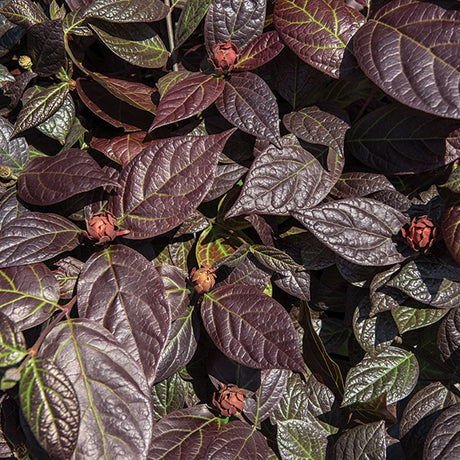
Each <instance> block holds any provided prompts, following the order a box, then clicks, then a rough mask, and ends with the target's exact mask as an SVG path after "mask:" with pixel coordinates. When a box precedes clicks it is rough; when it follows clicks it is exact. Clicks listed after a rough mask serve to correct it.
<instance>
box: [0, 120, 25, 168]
mask: <svg viewBox="0 0 460 460" xmlns="http://www.w3.org/2000/svg"><path fill="white" fill-rule="evenodd" d="M13 131H14V128H13V125H12V124H11V123H10V122H9V121H8V120H6V119H5V118H3V117H0V161H1V164H2V165H3V166H8V167H9V168H11V170H12V171H13V172H14V173H18V172H20V171H22V169H23V168H24V165H25V164H26V163H27V161H28V160H29V146H28V145H27V142H26V140H25V139H24V138H23V137H15V138H14V139H12V137H13Z"/></svg>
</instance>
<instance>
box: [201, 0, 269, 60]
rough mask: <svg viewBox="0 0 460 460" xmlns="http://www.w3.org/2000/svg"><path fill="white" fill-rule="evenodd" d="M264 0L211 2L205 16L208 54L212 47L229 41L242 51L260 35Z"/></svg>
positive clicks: (219, 0) (264, 5)
mask: <svg viewBox="0 0 460 460" xmlns="http://www.w3.org/2000/svg"><path fill="white" fill-rule="evenodd" d="M265 9H266V0H259V1H257V2H247V1H244V0H236V1H235V0H213V1H212V3H211V6H210V7H209V10H208V13H207V15H206V22H205V25H204V36H205V38H204V40H205V43H206V48H207V50H208V54H209V55H211V50H212V47H213V46H214V45H217V44H219V43H224V42H226V41H228V40H231V41H232V43H234V44H235V45H236V47H237V48H238V49H239V50H242V49H243V48H244V47H245V46H246V45H247V44H248V43H249V42H250V41H251V40H252V39H253V38H254V37H257V36H258V35H260V34H261V33H262V30H263V28H264V20H265Z"/></svg>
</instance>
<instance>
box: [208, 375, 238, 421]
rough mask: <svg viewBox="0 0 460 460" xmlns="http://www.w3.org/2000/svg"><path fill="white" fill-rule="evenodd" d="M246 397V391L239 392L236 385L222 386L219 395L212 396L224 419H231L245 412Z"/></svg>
mask: <svg viewBox="0 0 460 460" xmlns="http://www.w3.org/2000/svg"><path fill="white" fill-rule="evenodd" d="M245 397H246V394H245V391H244V390H239V389H238V386H237V385H235V384H233V383H232V384H230V385H222V387H221V388H220V390H219V393H218V394H217V398H216V394H215V393H214V395H213V396H212V403H213V404H214V406H215V407H217V409H219V410H220V413H221V414H222V416H224V417H230V416H231V415H235V414H236V413H239V412H241V411H242V410H243V407H244V399H245Z"/></svg>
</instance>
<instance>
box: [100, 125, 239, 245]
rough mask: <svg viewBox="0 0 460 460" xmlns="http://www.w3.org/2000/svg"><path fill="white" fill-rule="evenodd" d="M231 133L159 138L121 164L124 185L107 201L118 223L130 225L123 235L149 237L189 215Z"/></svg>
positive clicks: (200, 199)
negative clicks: (117, 218) (127, 162)
mask: <svg viewBox="0 0 460 460" xmlns="http://www.w3.org/2000/svg"><path fill="white" fill-rule="evenodd" d="M232 133H233V131H226V132H224V133H222V134H216V135H213V136H184V137H175V138H172V139H162V140H159V141H157V142H155V143H154V144H153V145H151V146H150V147H147V148H146V149H145V150H144V151H143V152H142V153H141V154H139V155H137V156H136V158H135V159H134V160H133V161H131V162H130V163H129V164H128V165H127V166H126V168H124V169H123V171H122V173H121V176H120V183H121V185H122V190H121V192H119V195H116V196H115V197H113V198H112V199H111V201H110V203H109V208H110V210H111V211H112V212H113V213H114V214H115V215H116V216H118V217H119V218H120V221H119V223H120V225H121V226H122V227H123V228H126V229H128V230H130V232H131V233H129V234H128V235H127V237H128V238H133V239H142V238H151V237H153V236H156V235H159V234H161V233H165V232H166V231H168V230H171V229H172V228H174V227H175V226H177V225H178V224H180V223H181V222H182V221H183V220H184V219H185V218H187V217H188V216H189V215H190V214H191V213H192V212H193V211H194V210H195V209H196V208H197V206H198V205H199V204H200V203H201V201H202V199H203V198H204V197H205V196H206V193H207V192H208V190H209V189H210V187H211V184H212V181H213V179H214V173H215V169H216V166H217V160H218V157H219V154H220V153H221V151H222V149H223V146H224V144H225V142H226V141H227V139H228V137H229V136H230V135H231V134H232Z"/></svg>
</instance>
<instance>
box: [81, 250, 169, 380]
mask: <svg viewBox="0 0 460 460" xmlns="http://www.w3.org/2000/svg"><path fill="white" fill-rule="evenodd" d="M101 293H103V295H102V294H101ZM78 312H79V314H80V317H81V318H87V319H91V320H93V321H96V322H98V323H99V324H101V325H102V326H104V327H105V328H106V329H107V330H109V331H110V332H111V333H112V334H113V335H114V337H115V338H116V339H118V340H119V341H120V343H121V344H122V346H123V348H124V349H125V350H126V351H127V352H128V353H129V355H130V356H131V357H132V358H133V359H136V360H137V361H138V362H139V363H141V365H142V368H143V370H144V373H145V375H146V377H147V381H148V382H149V383H150V384H152V383H153V381H154V380H155V373H156V368H157V364H158V360H159V358H160V355H161V353H162V351H163V348H164V347H165V345H166V341H167V339H168V336H169V331H170V323H171V312H170V308H169V305H168V304H167V302H166V292H165V289H164V286H163V282H162V281H161V278H160V276H159V274H158V272H157V271H156V270H155V267H154V266H153V265H152V264H151V263H150V262H149V261H148V260H147V259H145V258H144V257H143V256H142V255H140V254H139V253H138V252H136V251H134V250H133V249H130V248H128V247H127V246H124V245H113V246H110V248H108V249H106V250H105V251H102V252H100V253H96V254H94V255H93V256H92V257H91V258H90V259H89V260H88V261H87V262H86V264H85V267H84V268H83V270H82V273H81V275H80V278H79V280H78Z"/></svg>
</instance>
